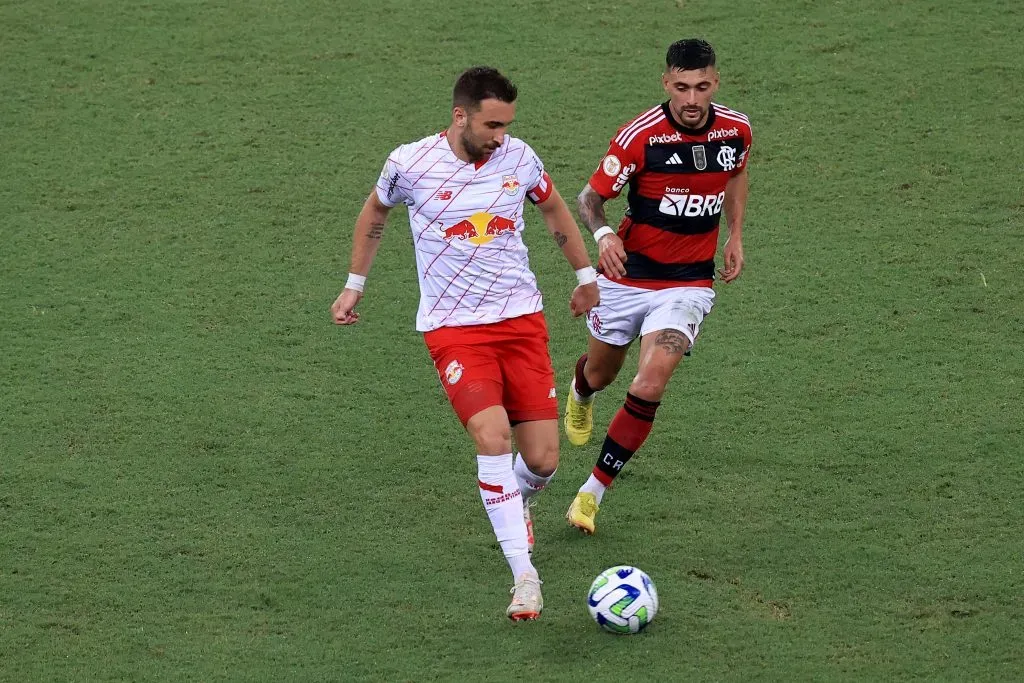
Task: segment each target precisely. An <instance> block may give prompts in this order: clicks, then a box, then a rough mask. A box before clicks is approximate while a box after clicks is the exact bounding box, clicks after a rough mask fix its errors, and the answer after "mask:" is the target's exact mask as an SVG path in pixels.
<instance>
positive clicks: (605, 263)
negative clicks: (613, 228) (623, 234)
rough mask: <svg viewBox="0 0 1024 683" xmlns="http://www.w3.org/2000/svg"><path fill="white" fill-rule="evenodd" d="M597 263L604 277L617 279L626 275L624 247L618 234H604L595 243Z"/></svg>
mask: <svg viewBox="0 0 1024 683" xmlns="http://www.w3.org/2000/svg"><path fill="white" fill-rule="evenodd" d="M597 251H598V258H597V263H598V265H599V266H601V272H602V273H604V275H605V277H609V278H611V279H613V280H618V279H619V278H622V277H624V276H625V275H626V265H625V264H626V249H625V248H624V247H623V246H622V240H621V239H619V236H618V235H605V236H604V237H602V238H601V241H600V242H598V243H597Z"/></svg>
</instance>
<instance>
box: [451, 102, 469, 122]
mask: <svg viewBox="0 0 1024 683" xmlns="http://www.w3.org/2000/svg"><path fill="white" fill-rule="evenodd" d="M468 120H469V114H468V113H467V112H466V108H465V107H460V106H459V105H455V106H454V107H453V108H452V123H453V124H455V125H456V126H459V127H462V126H465V125H466V122H467V121H468Z"/></svg>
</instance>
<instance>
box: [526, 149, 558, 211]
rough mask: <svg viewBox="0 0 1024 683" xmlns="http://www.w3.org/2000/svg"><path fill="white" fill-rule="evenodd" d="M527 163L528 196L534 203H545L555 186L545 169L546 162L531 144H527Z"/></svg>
mask: <svg viewBox="0 0 1024 683" xmlns="http://www.w3.org/2000/svg"><path fill="white" fill-rule="evenodd" d="M525 164H526V167H527V168H528V169H529V175H528V177H527V179H526V188H527V189H526V197H527V198H528V199H529V200H530V201H531V202H533V203H534V204H543V203H544V202H546V201H547V200H548V198H549V197H550V196H551V193H552V192H553V191H554V189H555V186H554V185H553V184H552V183H551V176H549V175H548V172H547V171H545V170H544V162H543V161H541V160H540V157H539V156H537V153H536V152H534V151H533V148H531V147H530V146H529V145H527V146H526V160H525Z"/></svg>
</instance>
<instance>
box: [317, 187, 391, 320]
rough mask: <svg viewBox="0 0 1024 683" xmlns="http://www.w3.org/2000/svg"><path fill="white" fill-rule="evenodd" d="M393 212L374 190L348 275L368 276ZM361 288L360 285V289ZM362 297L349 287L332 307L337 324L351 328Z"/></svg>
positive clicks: (358, 229)
mask: <svg viewBox="0 0 1024 683" xmlns="http://www.w3.org/2000/svg"><path fill="white" fill-rule="evenodd" d="M390 210H391V209H390V208H389V207H388V206H386V205H385V204H383V203H382V202H381V201H380V199H379V198H378V197H377V192H376V191H373V192H371V193H370V196H369V197H367V198H366V202H365V203H364V204H363V209H362V211H360V212H359V216H358V217H357V218H356V229H355V234H354V235H353V236H352V267H351V268H350V269H349V273H352V274H353V275H356V276H363V277H364V278H365V277H366V275H367V273H369V272H370V266H371V265H373V259H374V257H376V256H377V248H378V247H380V238H381V237H382V236H383V235H384V223H385V222H386V221H387V219H388V212H389V211H390ZM360 287H361V286H360ZM362 298H363V292H362V290H361V289H355V288H353V287H350V286H348V285H346V287H345V289H343V290H342V292H341V294H339V295H338V298H337V299H335V301H334V304H333V305H332V306H331V315H332V316H333V318H334V322H335V323H336V324H338V325H351V324H352V323H354V322H357V321H358V320H359V314H358V313H356V312H355V311H354V310H353V309H354V308H355V307H356V304H358V303H359V300H360V299H362Z"/></svg>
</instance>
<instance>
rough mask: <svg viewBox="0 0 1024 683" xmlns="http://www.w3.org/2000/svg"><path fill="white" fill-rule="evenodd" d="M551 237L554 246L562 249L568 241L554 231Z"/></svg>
mask: <svg viewBox="0 0 1024 683" xmlns="http://www.w3.org/2000/svg"><path fill="white" fill-rule="evenodd" d="M553 237H554V238H555V244H557V245H558V247H559V248H562V247H564V246H565V243H566V242H568V241H569V238H568V237H566V236H565V235H563V234H562V233H560V232H558V231H557V230H555V232H554V233H553Z"/></svg>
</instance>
